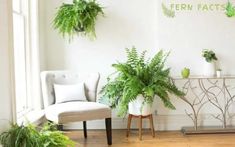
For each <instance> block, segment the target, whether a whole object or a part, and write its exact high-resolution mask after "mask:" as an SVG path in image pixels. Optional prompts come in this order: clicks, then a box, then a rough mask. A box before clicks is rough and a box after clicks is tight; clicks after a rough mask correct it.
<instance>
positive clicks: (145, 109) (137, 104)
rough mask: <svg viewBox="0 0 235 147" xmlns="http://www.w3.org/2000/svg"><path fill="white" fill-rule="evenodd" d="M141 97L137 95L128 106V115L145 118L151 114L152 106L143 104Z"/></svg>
mask: <svg viewBox="0 0 235 147" xmlns="http://www.w3.org/2000/svg"><path fill="white" fill-rule="evenodd" d="M143 102H144V97H143V95H141V94H140V95H138V96H137V97H136V99H135V100H134V101H132V102H130V103H129V104H128V111H129V114H132V115H135V116H138V115H142V116H147V115H150V114H152V113H153V109H152V105H150V104H147V103H144V105H143Z"/></svg>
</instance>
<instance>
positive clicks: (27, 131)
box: [0, 123, 75, 147]
mask: <svg viewBox="0 0 235 147" xmlns="http://www.w3.org/2000/svg"><path fill="white" fill-rule="evenodd" d="M1 145H2V146H3V147H75V143H74V142H73V141H71V140H70V139H69V138H68V137H67V136H65V135H63V134H62V132H60V131H57V130H56V126H55V125H54V124H51V123H46V124H44V126H43V127H42V128H36V127H35V126H34V125H32V124H28V125H18V124H12V125H11V128H10V129H9V130H8V131H6V132H3V133H1V134H0V146H1Z"/></svg>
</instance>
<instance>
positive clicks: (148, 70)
mask: <svg viewBox="0 0 235 147" xmlns="http://www.w3.org/2000/svg"><path fill="white" fill-rule="evenodd" d="M126 53H127V61H126V62H124V63H117V64H113V65H112V66H113V67H114V68H115V70H116V76H114V77H113V76H112V77H109V78H108V83H107V84H106V85H105V86H104V87H103V88H102V90H101V92H100V93H101V94H102V98H101V101H104V102H106V103H107V102H109V104H110V106H111V107H112V108H117V109H118V115H119V116H124V115H125V114H126V113H127V110H128V103H129V102H131V101H133V100H135V99H136V97H137V95H139V94H142V95H143V96H144V97H145V100H144V102H146V103H149V104H152V103H153V100H154V98H155V96H156V95H157V96H158V97H159V98H160V99H161V100H162V102H163V103H164V105H165V106H166V107H168V108H170V109H175V107H174V106H173V104H172V103H171V101H170V97H169V93H172V94H175V95H177V96H182V95H183V93H182V92H181V91H179V90H178V89H177V87H176V86H175V85H174V84H173V83H172V82H171V80H170V77H169V74H170V69H169V68H165V61H166V59H167V57H168V55H169V53H166V54H165V53H164V52H163V51H162V50H161V51H159V52H158V53H157V54H156V55H155V56H154V57H153V58H152V59H151V60H150V61H145V54H146V51H144V52H142V53H141V54H138V52H137V50H136V48H135V47H133V48H131V49H126Z"/></svg>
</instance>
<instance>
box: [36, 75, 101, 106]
mask: <svg viewBox="0 0 235 147" xmlns="http://www.w3.org/2000/svg"><path fill="white" fill-rule="evenodd" d="M99 78H100V75H99V73H88V74H87V73H77V72H71V71H43V72H41V86H42V95H43V103H44V108H45V107H48V106H50V105H52V104H55V92H54V84H76V83H79V82H84V85H85V94H86V97H87V99H88V101H92V102H95V101H96V95H97V86H98V82H99Z"/></svg>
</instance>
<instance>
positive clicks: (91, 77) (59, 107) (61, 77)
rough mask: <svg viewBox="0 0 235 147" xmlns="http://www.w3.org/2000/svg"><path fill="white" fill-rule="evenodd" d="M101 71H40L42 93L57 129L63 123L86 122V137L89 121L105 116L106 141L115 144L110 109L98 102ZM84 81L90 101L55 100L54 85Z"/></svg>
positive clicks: (46, 113) (46, 107) (49, 116)
mask: <svg viewBox="0 0 235 147" xmlns="http://www.w3.org/2000/svg"><path fill="white" fill-rule="evenodd" d="M99 78H100V76H99V73H93V74H82V73H75V72H70V71H44V72H42V73H41V84H42V94H43V101H44V108H45V116H46V118H47V120H49V121H52V122H55V123H57V124H59V125H58V129H60V130H63V124H66V123H71V122H79V121H83V131H84V137H85V138H87V127H86V121H88V120H97V119H105V125H106V134H107V142H108V144H109V145H111V144H112V122H111V121H112V120H111V109H110V108H109V107H108V106H106V105H104V104H100V103H97V102H96V96H97V85H98V82H99ZM79 82H84V87H85V94H86V97H87V100H88V101H87V102H84V101H71V102H65V103H59V104H57V103H55V92H54V84H64V85H68V84H76V83H79Z"/></svg>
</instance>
